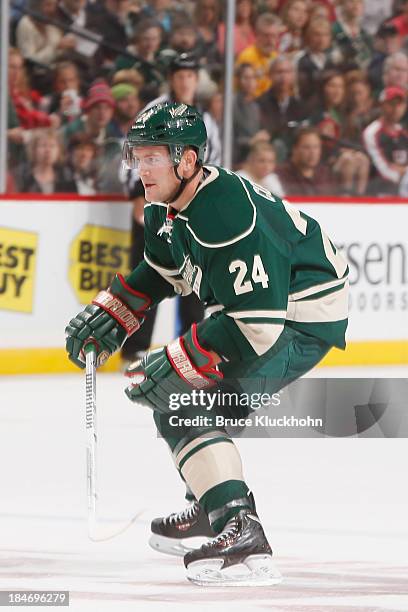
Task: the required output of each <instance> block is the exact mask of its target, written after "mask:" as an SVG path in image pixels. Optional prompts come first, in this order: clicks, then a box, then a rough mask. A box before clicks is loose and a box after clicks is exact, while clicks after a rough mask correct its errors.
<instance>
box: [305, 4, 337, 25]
mask: <svg viewBox="0 0 408 612" xmlns="http://www.w3.org/2000/svg"><path fill="white" fill-rule="evenodd" d="M316 18H322V19H326V20H327V21H328V22H329V23H334V22H335V21H336V11H335V9H334V5H333V4H332V3H331V1H330V0H315V1H314V2H313V4H310V5H309V21H310V20H311V19H316Z"/></svg>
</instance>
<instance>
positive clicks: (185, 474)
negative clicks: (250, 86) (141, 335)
mask: <svg viewBox="0 0 408 612" xmlns="http://www.w3.org/2000/svg"><path fill="white" fill-rule="evenodd" d="M205 147H206V130H205V125H204V123H203V120H202V117H201V115H200V114H199V113H198V112H197V111H196V109H195V108H194V107H191V106H188V105H185V104H159V105H157V106H155V107H153V108H151V109H149V110H147V111H145V112H144V113H142V114H141V115H139V116H138V117H137V118H136V120H135V123H134V125H133V126H132V128H131V130H130V131H129V134H128V137H127V141H126V143H125V149H124V158H125V160H126V162H127V164H128V165H129V166H130V167H136V168H137V169H138V171H139V174H140V177H141V179H142V181H143V185H144V189H145V196H146V200H147V204H146V206H145V242H146V251H145V259H144V261H143V262H141V263H140V264H139V265H138V266H137V267H136V268H135V269H134V270H133V271H132V272H131V273H130V274H129V275H128V276H126V277H125V278H124V277H122V276H120V275H118V276H116V277H115V279H114V280H113V282H112V284H111V286H110V287H109V288H108V289H107V290H106V291H102V292H101V293H99V295H97V296H96V298H95V299H94V300H93V302H92V304H90V305H88V306H86V308H85V309H84V310H83V311H82V312H81V313H79V314H78V315H77V317H75V318H74V319H72V321H70V323H69V325H68V327H67V329H66V334H67V351H68V353H69V357H70V359H71V360H72V361H73V362H74V363H76V364H77V365H78V366H80V367H84V361H85V356H84V346H85V345H86V343H87V342H89V341H93V342H95V343H96V349H97V359H98V363H99V364H100V363H103V362H104V361H105V360H106V359H107V358H108V357H109V356H110V355H111V354H112V353H113V352H114V351H116V350H118V348H119V347H120V346H121V345H122V343H123V342H124V340H125V339H126V337H128V336H129V335H130V334H132V333H135V332H137V330H138V329H139V327H140V325H141V324H142V322H143V318H144V316H145V312H146V310H147V309H148V308H150V307H151V306H152V305H153V304H157V303H158V302H160V301H161V300H163V299H164V298H165V297H167V296H170V295H174V292H176V293H179V294H188V293H189V292H191V291H194V292H195V293H196V294H197V295H198V296H199V298H200V300H202V301H203V302H204V304H205V305H206V306H207V307H211V309H212V314H211V315H210V316H208V317H207V318H206V319H204V321H202V322H201V323H200V324H198V325H195V324H194V325H193V326H192V327H191V329H190V330H189V331H188V332H187V333H186V334H185V335H184V336H183V337H180V338H177V339H176V340H175V341H174V342H172V343H170V344H169V345H168V346H166V347H162V348H160V349H157V350H154V351H151V352H148V353H146V355H145V357H144V358H143V359H142V360H141V361H139V362H136V363H135V364H131V366H130V367H129V368H128V372H127V374H128V376H130V377H131V379H130V381H131V384H130V385H129V386H128V388H127V389H126V394H127V395H128V397H129V398H130V399H131V400H132V401H133V402H135V403H136V404H142V405H146V406H149V407H150V408H151V409H152V410H153V415H154V420H155V423H156V425H157V427H158V430H159V432H160V433H161V435H162V436H163V437H164V438H165V439H166V441H167V443H168V444H169V446H170V449H171V451H172V454H173V457H174V461H175V464H176V467H177V469H178V471H179V473H180V475H181V477H182V478H183V480H184V481H185V483H186V485H187V499H189V500H190V501H191V503H190V505H189V507H188V508H187V509H186V510H184V511H181V512H179V513H174V514H171V515H170V516H168V517H165V518H159V519H155V520H154V521H153V522H152V531H153V536H152V545H153V546H155V547H156V548H157V549H158V550H164V551H167V552H173V553H174V554H182V553H184V552H185V548H183V546H182V545H181V544H182V542H183V541H185V540H186V538H187V541H188V538H189V537H193V536H196V535H202V536H207V537H209V538H210V539H209V540H208V541H207V542H205V543H204V544H203V545H202V546H201V547H200V548H198V549H193V550H189V551H188V552H186V554H185V556H184V563H185V566H186V568H187V576H188V578H189V579H190V580H192V581H193V582H195V583H198V584H220V583H221V584H233V585H235V584H248V585H253V584H274V583H277V582H279V581H280V580H281V577H280V574H279V572H278V571H277V570H276V569H275V568H274V565H273V562H272V550H271V547H270V545H269V543H268V541H267V539H266V537H265V534H264V531H263V529H262V526H261V523H260V521H259V518H258V516H257V513H256V509H255V504H254V499H253V495H252V493H251V492H250V490H249V488H248V486H247V484H246V483H245V480H244V477H243V473H242V465H241V459H240V456H239V453H238V450H237V448H236V446H235V445H234V443H233V442H232V440H231V438H230V437H229V436H228V434H227V433H226V431H225V429H224V428H220V427H218V428H217V427H215V426H213V425H209V426H206V425H203V426H198V427H197V426H186V425H185V426H183V425H180V426H179V427H171V426H169V424H170V419H171V417H172V416H174V414H175V413H174V411H172V410H171V408H170V406H171V401H172V399H173V398H174V397H175V395H176V396H177V394H178V396H179V397H181V394H186V393H190V397H191V396H192V394H193V392H196V393H197V392H198V391H197V390H199V391H200V392H201V391H203V390H204V391H206V392H208V394H210V393H211V391H212V390H214V389H218V390H219V389H221V390H222V389H223V388H226V389H231V387H232V388H234V389H239V390H244V391H245V392H247V393H251V392H253V391H257V392H259V391H261V392H264V391H265V392H268V393H270V394H271V393H274V392H276V391H278V390H279V389H281V388H282V387H283V386H285V385H286V384H288V383H289V382H290V381H293V380H295V379H297V378H298V377H299V376H302V375H303V374H305V373H306V372H307V371H308V370H310V369H311V368H313V367H314V366H315V365H316V364H317V363H318V362H319V361H320V360H321V359H322V358H323V357H324V355H325V354H326V353H327V352H328V351H329V350H330V348H331V347H332V346H337V347H340V348H344V347H345V331H346V327H347V289H348V280H347V274H348V268H347V264H346V262H345V261H344V259H343V258H342V257H341V255H340V254H339V253H338V252H337V251H336V249H335V247H334V246H333V244H332V242H331V241H330V239H329V238H328V237H327V235H326V234H325V233H324V231H323V230H322V229H321V227H320V226H319V224H318V223H317V222H316V221H315V220H314V219H312V218H311V217H309V216H307V215H305V214H303V213H302V212H299V211H298V210H297V209H295V208H293V207H292V206H290V205H289V204H288V203H287V202H285V201H284V200H281V199H279V198H278V197H275V196H274V195H273V194H271V193H270V192H268V191H267V190H265V189H264V188H262V187H260V186H258V185H256V184H254V183H251V182H250V181H248V180H246V179H244V178H242V177H239V176H237V175H236V174H234V173H232V172H230V171H229V170H225V169H223V168H220V167H215V166H204V165H203V159H204V153H205ZM216 411H217V413H221V414H226V412H228V411H229V414H230V415H231V414H232V415H235V416H242V414H244V415H245V414H246V415H247V414H248V412H249V409H248V408H244V407H243V406H241V405H237V406H236V407H232V408H231V407H229V408H228V410H227V409H226V408H225V407H224V406H222V405H221V404H220V405H217V407H216ZM179 413H180V415H181V414H182V415H188V414H194V409H193V406H192V405H191V404H190V405H187V406H185V405H183V406H182V409H181V410H180V411H179Z"/></svg>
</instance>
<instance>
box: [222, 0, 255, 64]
mask: <svg viewBox="0 0 408 612" xmlns="http://www.w3.org/2000/svg"><path fill="white" fill-rule="evenodd" d="M254 21H255V4H254V0H237V4H236V13H235V24H234V55H235V56H237V55H239V54H240V53H241V51H243V50H244V49H246V48H247V47H249V46H251V45H253V44H254V43H255V31H254ZM225 33H226V32H225V23H224V22H222V23H220V25H219V27H218V50H219V51H220V53H222V54H224V50H225Z"/></svg>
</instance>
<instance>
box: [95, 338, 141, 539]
mask: <svg viewBox="0 0 408 612" xmlns="http://www.w3.org/2000/svg"><path fill="white" fill-rule="evenodd" d="M84 351H85V355H86V370H85V399H86V401H85V423H86V478H87V499H88V536H89V539H90V540H92V541H93V542H105V541H106V540H111V539H112V538H115V537H116V536H118V535H120V534H121V533H123V532H124V531H126V530H127V529H128V528H129V527H130V526H131V525H132V524H133V523H134V522H135V520H136V519H137V518H138V517H139V516H140V515H141V514H142V512H143V511H141V512H138V513H137V514H135V516H133V518H131V519H130V521H128V522H126V523H125V524H124V525H123V526H122V527H121V528H120V529H116V530H115V531H114V532H112V530H111V529H110V530H109V531H108V528H107V527H106V526H103V525H101V524H98V520H97V501H98V494H97V488H96V478H97V472H96V467H97V461H96V460H97V442H98V435H97V428H96V422H97V421H96V352H95V345H94V344H93V342H92V341H91V342H88V343H87V344H86V345H85V347H84Z"/></svg>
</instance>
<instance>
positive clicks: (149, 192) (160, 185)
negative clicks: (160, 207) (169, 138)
mask: <svg viewBox="0 0 408 612" xmlns="http://www.w3.org/2000/svg"><path fill="white" fill-rule="evenodd" d="M132 153H133V157H134V160H135V162H136V167H137V169H138V172H139V176H140V179H141V181H142V183H143V187H144V190H145V198H146V200H147V201H148V202H166V200H168V199H169V198H170V197H171V195H172V194H173V193H174V192H175V191H176V189H177V188H178V186H179V184H180V183H179V181H178V180H177V178H176V175H175V174H174V169H173V162H172V161H171V158H170V154H169V150H168V148H167V147H166V146H157V147H156V146H153V147H135V148H134V149H133V151H132Z"/></svg>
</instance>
